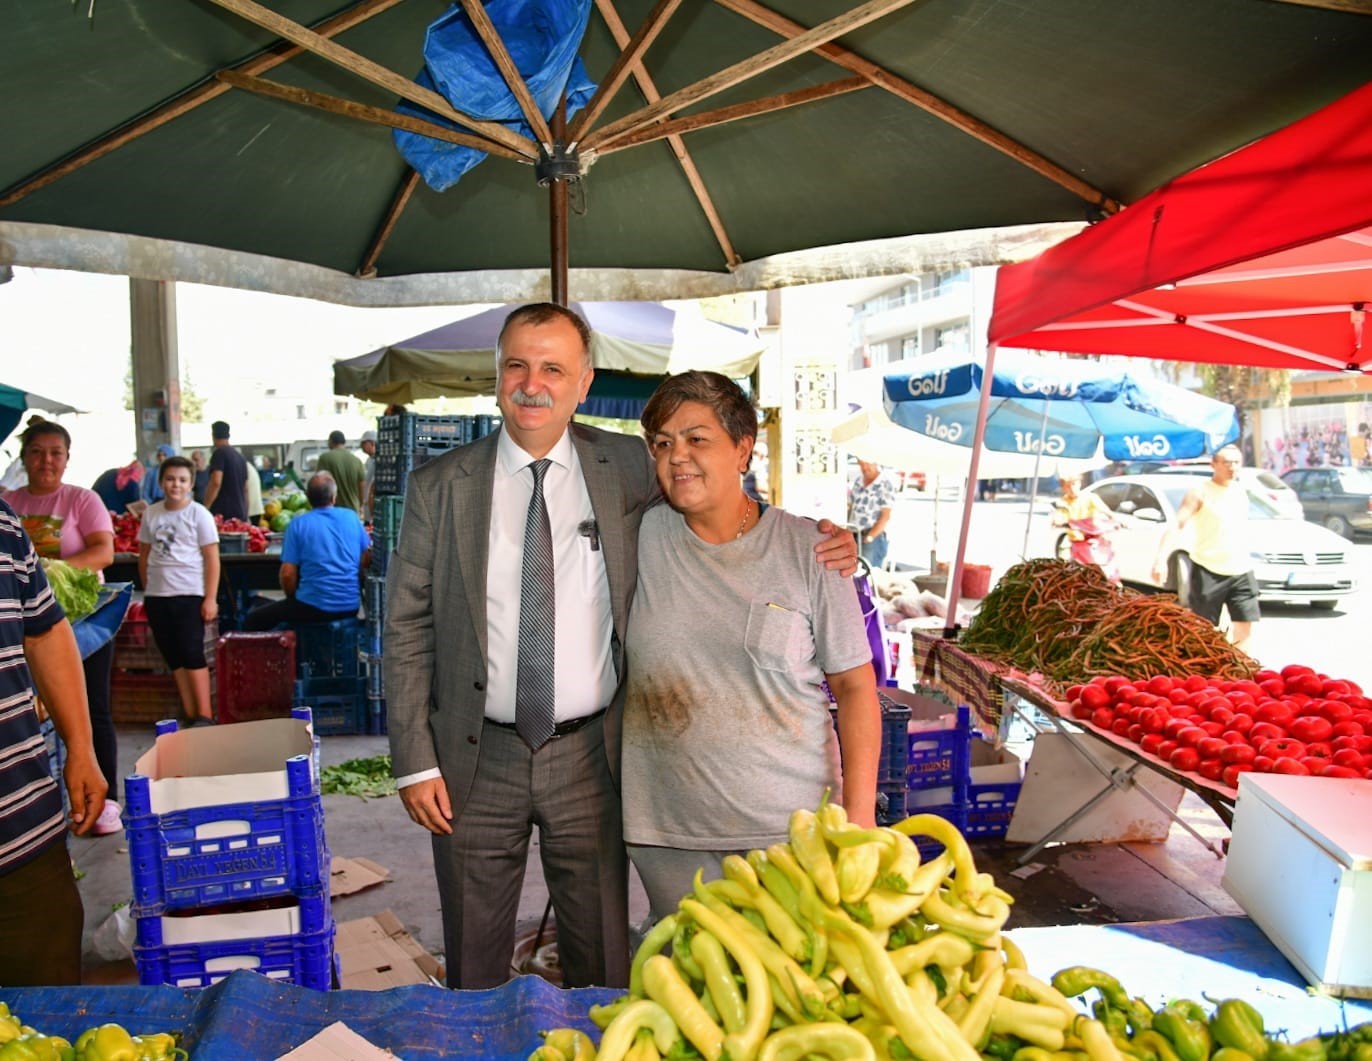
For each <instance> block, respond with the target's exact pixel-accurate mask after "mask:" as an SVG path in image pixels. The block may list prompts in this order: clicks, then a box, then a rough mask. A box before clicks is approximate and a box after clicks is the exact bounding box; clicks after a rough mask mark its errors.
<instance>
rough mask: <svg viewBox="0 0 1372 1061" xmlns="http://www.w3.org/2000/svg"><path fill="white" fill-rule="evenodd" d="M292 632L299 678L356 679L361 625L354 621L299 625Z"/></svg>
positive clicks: (336, 620) (359, 665) (337, 620)
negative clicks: (293, 633)
mask: <svg viewBox="0 0 1372 1061" xmlns="http://www.w3.org/2000/svg"><path fill="white" fill-rule="evenodd" d="M293 629H294V630H295V668H296V675H297V677H300V678H355V677H357V676H358V675H359V674H360V673H361V664H360V663H359V661H358V658H357V650H358V646H359V644H360V641H361V637H362V624H361V623H360V622H359V621H358V620H356V619H335V620H334V621H333V622H331V623H301V624H299V625H298V626H295V627H293Z"/></svg>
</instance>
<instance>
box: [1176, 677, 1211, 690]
mask: <svg viewBox="0 0 1372 1061" xmlns="http://www.w3.org/2000/svg"><path fill="white" fill-rule="evenodd" d="M1181 684H1182V688H1184V689H1185V690H1186V691H1187V692H1188V693H1198V692H1200V691H1201V690H1202V689H1208V688H1209V687H1210V679H1209V678H1205V677H1202V676H1201V675H1199V674H1188V675H1187V676H1186V680H1185V681H1183V682H1182V683H1181Z"/></svg>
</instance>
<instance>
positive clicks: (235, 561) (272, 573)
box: [105, 550, 281, 630]
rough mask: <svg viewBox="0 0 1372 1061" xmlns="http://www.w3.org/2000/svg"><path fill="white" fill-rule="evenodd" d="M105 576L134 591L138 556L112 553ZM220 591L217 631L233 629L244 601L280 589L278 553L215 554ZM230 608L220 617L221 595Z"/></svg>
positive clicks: (137, 584)
mask: <svg viewBox="0 0 1372 1061" xmlns="http://www.w3.org/2000/svg"><path fill="white" fill-rule="evenodd" d="M105 577H106V578H108V579H111V580H118V581H121V582H131V583H133V585H134V586H135V588H137V589H140V590H141V589H142V588H143V584H142V582H141V581H140V580H139V577H138V557H137V556H135V555H134V554H133V553H116V554H115V557H114V563H112V564H111V565H110V566H109V567H107V568H106V569H105ZM219 588H220V612H221V615H220V629H221V630H233V629H237V626H238V623H237V616H238V615H240V614H241V613H243V612H246V611H247V610H248V600H249V599H250V598H251V597H252V595H253V594H254V593H256V592H259V591H261V590H279V589H280V588H281V554H280V553H279V552H265V553H226V552H223V551H222V550H221V552H220V554H219ZM226 592H227V594H228V595H229V599H230V600H231V602H232V605H233V613H232V615H224V614H222V613H223V612H224V610H225V608H224V603H225V593H226Z"/></svg>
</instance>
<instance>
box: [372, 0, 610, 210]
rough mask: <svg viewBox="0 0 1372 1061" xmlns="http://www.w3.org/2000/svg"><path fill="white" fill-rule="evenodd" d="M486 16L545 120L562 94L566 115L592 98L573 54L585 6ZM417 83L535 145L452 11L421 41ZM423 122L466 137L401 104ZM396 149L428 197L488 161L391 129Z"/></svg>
mask: <svg viewBox="0 0 1372 1061" xmlns="http://www.w3.org/2000/svg"><path fill="white" fill-rule="evenodd" d="M486 13H487V14H488V15H489V16H490V19H491V22H492V23H493V24H494V25H495V28H496V29H497V30H499V32H500V36H501V39H502V40H503V41H504V42H505V47H506V50H507V51H509V53H510V58H511V59H512V60H513V61H514V64H515V66H516V68H518V70H519V72H520V74H522V75H523V77H524V81H525V83H526V84H527V85H528V87H529V91H530V93H532V95H533V97H534V102H535V103H537V104H538V109H539V110H540V111H541V112H542V114H543V116H544V117H545V118H547V117H550V116H551V115H552V113H553V110H554V109H555V108H556V107H557V104H558V100H559V99H560V98H561V97H562V94H563V92H564V91H565V92H566V94H567V115H568V117H570V116H571V115H573V114H575V113H576V112H577V111H579V110H580V109H581V108H582V107H584V106H585V105H586V103H587V101H588V100H589V99H590V98H591V95H592V94H593V93H594V92H595V84H594V83H593V82H592V81H591V79H590V78H589V77H588V76H587V75H586V68H585V67H584V66H583V65H582V63H581V59H580V57H579V56H578V55H577V54H576V50H577V49H578V48H579V47H580V46H581V38H582V36H583V35H584V34H585V32H586V20H587V18H589V17H590V13H591V3H590V0H493V2H491V3H488V4H487V5H486ZM415 81H416V82H417V83H418V84H420V85H423V86H424V87H425V88H430V89H435V90H437V92H438V93H439V94H440V95H442V96H443V97H444V98H445V99H446V100H447V101H448V102H449V103H451V104H452V105H453V107H455V108H456V109H457V110H458V111H461V112H462V113H463V114H466V115H468V116H470V117H472V118H480V119H483V120H486V121H494V122H501V123H504V124H505V125H508V126H509V127H510V129H511V130H513V131H514V132H516V133H519V134H520V135H522V136H526V137H530V138H533V136H534V133H533V130H532V129H531V128H530V127H529V125H528V123H526V122H525V121H524V118H523V115H522V113H521V111H520V109H519V104H518V102H517V101H516V100H515V98H514V96H513V94H512V93H511V92H510V89H509V87H508V86H507V85H506V84H505V79H504V78H503V77H502V76H501V74H500V71H499V70H498V69H497V68H496V65H495V63H494V62H493V61H492V60H491V56H490V52H489V51H487V49H486V45H485V44H483V43H482V41H481V38H480V37H479V36H478V35H477V33H476V29H475V28H474V27H473V26H472V22H471V19H470V18H468V17H467V13H466V12H465V11H464V10H463V9H462V7H461V6H460V5H458V4H454V5H453V6H452V8H451V9H450V10H449V11H448V12H447V13H445V14H444V15H443V16H442V17H440V18H439V19H437V20H436V21H435V22H433V24H432V25H430V26H429V31H428V34H427V35H426V36H425V40H424V69H423V70H421V71H420V73H419V75H418V76H417V77H416V78H415ZM396 109H397V110H398V111H399V112H400V113H401V114H410V115H413V116H415V117H419V118H424V119H425V120H427V121H431V122H436V123H438V124H441V125H446V126H448V127H449V128H452V129H457V130H458V131H460V132H470V130H467V129H464V128H463V127H461V126H458V125H454V124H453V123H452V122H449V121H448V120H446V119H444V118H440V117H439V116H438V115H436V114H434V113H433V112H432V111H429V110H426V109H425V108H423V107H419V106H416V105H414V104H412V103H408V102H406V101H403V100H402V101H401V103H400V104H399V106H398V107H397V108H396ZM392 136H393V137H394V140H395V146H396V149H397V150H398V151H399V152H400V153H401V155H403V156H404V158H405V161H406V162H408V163H409V164H410V165H411V166H413V167H414V168H415V170H417V171H418V173H419V175H420V176H421V177H423V178H424V182H425V183H426V184H427V185H428V186H429V187H430V188H432V189H433V190H434V191H437V192H442V191H447V189H449V188H451V187H452V186H453V185H454V184H456V183H457V182H458V181H459V180H461V179H462V176H463V174H465V173H466V172H467V171H468V170H469V169H471V168H472V167H473V166H475V165H476V164H477V163H478V162H480V161H481V160H482V159H484V158H485V157H486V154H485V152H483V151H478V150H476V149H475V148H470V147H461V146H459V145H458V144H452V143H448V142H447V141H444V140H435V139H433V138H432V137H428V136H421V135H420V134H418V133H408V132H405V131H403V130H399V129H397V130H396V131H395V132H394V133H393V134H392Z"/></svg>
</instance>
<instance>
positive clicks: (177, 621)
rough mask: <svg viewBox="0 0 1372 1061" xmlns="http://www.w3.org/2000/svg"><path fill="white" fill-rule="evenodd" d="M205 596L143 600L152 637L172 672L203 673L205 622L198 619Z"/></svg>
mask: <svg viewBox="0 0 1372 1061" xmlns="http://www.w3.org/2000/svg"><path fill="white" fill-rule="evenodd" d="M204 599H205V598H204V597H144V598H143V607H144V609H146V611H147V613H148V625H149V626H151V627H152V638H153V640H154V641H156V642H157V648H158V650H159V651H160V652H161V653H162V658H163V659H165V660H166V661H167V666H168V667H170V668H171V669H172V670H183V669H184V670H203V669H204V668H205V666H206V663H205V621H204V620H203V619H201V618H200V604H201V602H202V601H203V600H204Z"/></svg>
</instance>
